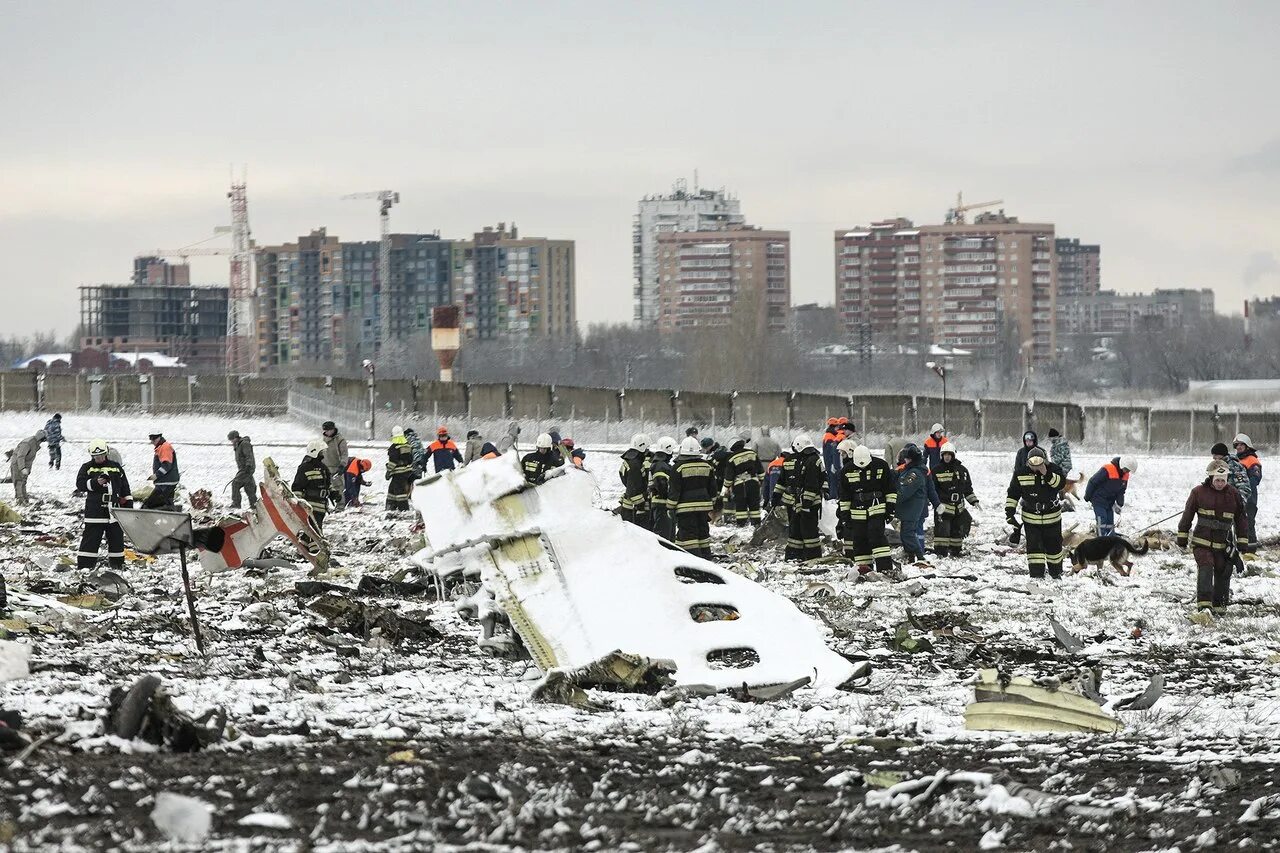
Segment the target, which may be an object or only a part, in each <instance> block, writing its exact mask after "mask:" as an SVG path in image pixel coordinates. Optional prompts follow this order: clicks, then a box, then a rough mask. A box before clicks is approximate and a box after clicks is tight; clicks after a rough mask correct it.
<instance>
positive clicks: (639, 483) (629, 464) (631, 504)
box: [547, 432, 651, 529]
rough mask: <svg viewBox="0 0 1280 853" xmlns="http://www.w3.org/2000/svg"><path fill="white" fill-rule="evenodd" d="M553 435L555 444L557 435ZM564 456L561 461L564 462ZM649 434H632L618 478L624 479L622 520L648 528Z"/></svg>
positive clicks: (623, 456)
mask: <svg viewBox="0 0 1280 853" xmlns="http://www.w3.org/2000/svg"><path fill="white" fill-rule="evenodd" d="M547 435H548V436H550V437H551V441H552V446H554V443H555V440H556V437H555V436H554V435H551V434H550V433H547ZM563 461H564V459H563V456H562V457H561V462H563ZM649 464H650V458H649V436H647V435H645V434H644V433H642V432H638V433H636V434H635V435H633V436H631V446H630V447H628V448H627V450H626V452H625V453H623V454H622V462H621V464H620V465H619V466H618V479H620V480H621V481H622V500H621V507H622V520H623V521H629V522H631V523H632V524H635V525H638V526H640V527H643V528H645V529H648V527H649V524H650V523H651V521H650V518H649V506H648V503H647V501H648V491H649Z"/></svg>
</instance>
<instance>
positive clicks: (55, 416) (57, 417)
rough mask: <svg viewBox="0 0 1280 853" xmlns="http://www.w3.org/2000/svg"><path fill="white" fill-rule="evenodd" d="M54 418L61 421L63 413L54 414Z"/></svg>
mask: <svg viewBox="0 0 1280 853" xmlns="http://www.w3.org/2000/svg"><path fill="white" fill-rule="evenodd" d="M53 419H54V420H55V421H60V420H62V415H54V416H53Z"/></svg>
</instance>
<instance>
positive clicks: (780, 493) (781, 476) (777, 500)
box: [772, 442, 797, 520]
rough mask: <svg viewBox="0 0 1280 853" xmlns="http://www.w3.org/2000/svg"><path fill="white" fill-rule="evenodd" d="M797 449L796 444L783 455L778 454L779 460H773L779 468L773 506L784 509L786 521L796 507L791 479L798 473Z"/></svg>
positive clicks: (774, 488) (783, 452)
mask: <svg viewBox="0 0 1280 853" xmlns="http://www.w3.org/2000/svg"><path fill="white" fill-rule="evenodd" d="M796 461H797V460H796V449H795V444H794V442H793V443H792V446H791V447H790V448H788V449H786V450H784V451H782V453H780V454H778V458H777V459H775V460H773V464H776V465H777V466H778V481H777V483H776V484H775V485H774V487H773V503H772V505H773V506H777V507H782V514H783V516H784V520H785V518H786V517H789V516H790V515H791V509H792V507H794V506H795V500H794V498H793V496H792V494H791V488H790V486H791V477H792V476H793V475H794V474H795V472H796Z"/></svg>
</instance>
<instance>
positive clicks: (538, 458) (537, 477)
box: [520, 432, 564, 486]
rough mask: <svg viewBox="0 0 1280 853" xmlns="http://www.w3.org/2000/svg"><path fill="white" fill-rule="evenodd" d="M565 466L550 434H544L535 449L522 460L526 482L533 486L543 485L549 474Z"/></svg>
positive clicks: (521, 465)
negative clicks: (552, 470)
mask: <svg viewBox="0 0 1280 853" xmlns="http://www.w3.org/2000/svg"><path fill="white" fill-rule="evenodd" d="M563 464H564V456H562V455H561V454H560V451H558V450H556V448H555V445H554V444H552V442H551V434H550V433H546V432H544V433H542V434H541V435H539V436H538V440H537V441H536V442H535V443H534V449H533V450H532V451H530V452H529V453H526V454H525V455H524V458H523V459H521V460H520V470H521V471H523V472H524V481H525V482H526V483H529V484H530V485H533V486H538V485H541V484H542V483H544V482H546V480H547V472H548V471H550V470H551V469H552V468H559V467H560V466H561V465H563Z"/></svg>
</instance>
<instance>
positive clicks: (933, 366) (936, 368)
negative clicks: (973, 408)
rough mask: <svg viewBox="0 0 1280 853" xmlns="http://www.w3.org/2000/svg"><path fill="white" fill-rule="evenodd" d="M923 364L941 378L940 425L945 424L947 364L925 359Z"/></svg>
mask: <svg viewBox="0 0 1280 853" xmlns="http://www.w3.org/2000/svg"><path fill="white" fill-rule="evenodd" d="M924 366H925V367H927V368H929V369H930V370H932V371H933V372H934V373H936V374H938V376H939V378H941V379H942V426H943V427H944V428H945V427H946V426H947V366H946V365H945V364H943V363H942V362H940V361H926V362H925V363H924Z"/></svg>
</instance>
